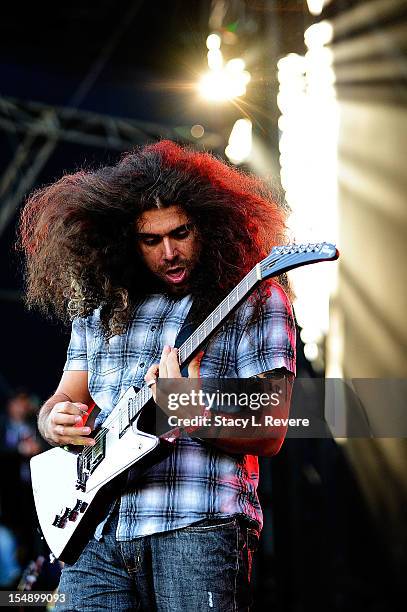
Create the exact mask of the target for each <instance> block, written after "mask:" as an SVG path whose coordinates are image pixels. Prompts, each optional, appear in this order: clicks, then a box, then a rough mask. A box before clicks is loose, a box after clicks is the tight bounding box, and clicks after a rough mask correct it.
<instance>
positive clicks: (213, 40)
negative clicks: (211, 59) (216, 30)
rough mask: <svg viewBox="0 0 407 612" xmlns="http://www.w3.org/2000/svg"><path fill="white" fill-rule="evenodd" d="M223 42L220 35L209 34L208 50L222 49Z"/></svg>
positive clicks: (207, 40)
mask: <svg viewBox="0 0 407 612" xmlns="http://www.w3.org/2000/svg"><path fill="white" fill-rule="evenodd" d="M221 42H222V41H221V38H220V36H219V34H209V36H208V38H207V39H206V46H207V48H208V49H220V45H221Z"/></svg>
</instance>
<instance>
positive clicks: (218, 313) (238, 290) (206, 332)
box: [178, 266, 260, 367]
mask: <svg viewBox="0 0 407 612" xmlns="http://www.w3.org/2000/svg"><path fill="white" fill-rule="evenodd" d="M259 282H260V279H259V275H258V270H257V266H255V267H254V268H252V269H251V270H250V272H249V273H248V274H246V276H245V277H244V278H243V279H242V280H241V281H240V283H239V284H238V285H237V286H236V287H234V289H232V291H231V292H230V293H229V294H228V295H227V296H226V297H225V298H224V300H223V301H222V302H221V303H220V304H219V305H218V306H217V307H216V308H215V310H213V311H212V312H211V314H210V315H209V316H207V317H206V319H205V320H204V321H203V322H202V323H201V324H200V325H199V327H198V328H197V329H196V330H195V331H194V332H193V333H192V334H191V335H190V336H189V338H187V340H185V342H184V343H183V344H181V346H180V347H179V349H178V361H179V364H180V367H182V366H183V365H185V364H186V362H187V361H188V360H189V359H190V358H191V356H193V355H194V354H195V353H196V352H197V351H198V349H199V348H200V347H201V346H202V345H203V344H204V343H205V341H206V340H207V339H208V338H209V337H210V336H211V335H212V334H213V333H214V332H215V331H216V330H217V329H218V328H219V327H220V326H221V325H222V324H223V322H224V321H225V320H226V319H227V318H228V316H229V315H230V314H231V313H232V312H233V311H234V310H235V309H236V308H237V307H238V306H239V305H240V304H241V303H242V302H243V301H244V300H245V298H246V297H247V296H248V295H249V294H250V293H252V291H253V290H254V288H255V286H256V285H257V284H258V283H259Z"/></svg>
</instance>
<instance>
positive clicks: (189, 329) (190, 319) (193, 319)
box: [174, 299, 199, 377]
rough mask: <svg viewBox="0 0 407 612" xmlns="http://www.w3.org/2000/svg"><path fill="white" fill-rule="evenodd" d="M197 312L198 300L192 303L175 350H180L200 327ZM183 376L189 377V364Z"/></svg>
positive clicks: (183, 370) (184, 368)
mask: <svg viewBox="0 0 407 612" xmlns="http://www.w3.org/2000/svg"><path fill="white" fill-rule="evenodd" d="M197 312H198V302H197V300H196V299H194V301H193V302H192V306H191V308H190V309H189V312H188V314H187V316H186V318H185V321H184V322H183V324H182V327H181V329H180V330H179V332H178V335H177V337H176V339H175V344H174V346H175V348H179V347H180V346H181V344H183V343H184V342H185V340H188V338H189V336H190V335H191V334H192V333H193V332H194V331H195V330H196V328H197V327H198V324H199V323H198V319H197ZM181 374H182V376H186V377H188V363H186V364H185V365H184V367H183V368H182V369H181Z"/></svg>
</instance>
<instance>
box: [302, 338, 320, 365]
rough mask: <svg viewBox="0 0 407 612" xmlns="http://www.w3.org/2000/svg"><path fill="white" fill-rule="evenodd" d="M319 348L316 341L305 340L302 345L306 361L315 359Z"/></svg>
mask: <svg viewBox="0 0 407 612" xmlns="http://www.w3.org/2000/svg"><path fill="white" fill-rule="evenodd" d="M318 354H319V350H318V345H317V343H316V342H307V344H305V345H304V355H305V358H306V359H308V361H315V360H316V359H317V358H318Z"/></svg>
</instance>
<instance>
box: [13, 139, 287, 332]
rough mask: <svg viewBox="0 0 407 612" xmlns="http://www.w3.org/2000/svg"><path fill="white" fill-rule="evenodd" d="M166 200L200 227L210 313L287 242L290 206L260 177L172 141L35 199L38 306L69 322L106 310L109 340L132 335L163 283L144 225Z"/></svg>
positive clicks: (29, 250) (33, 299)
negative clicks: (137, 313) (132, 324)
mask: <svg viewBox="0 0 407 612" xmlns="http://www.w3.org/2000/svg"><path fill="white" fill-rule="evenodd" d="M157 202H159V205H160V206H170V205H174V204H177V205H179V206H181V207H182V209H183V210H185V212H186V214H187V215H188V216H189V218H190V219H191V221H192V222H193V223H194V224H195V225H196V227H197V228H198V231H199V234H200V237H201V239H202V251H201V256H200V262H199V265H198V266H197V269H195V271H194V275H193V277H194V281H193V285H192V288H191V292H192V294H193V295H194V296H195V297H196V298H197V299H198V300H199V304H200V310H201V314H202V315H204V314H207V313H208V312H209V311H210V310H211V309H212V308H213V307H214V306H216V305H217V304H218V303H219V301H220V300H221V299H222V298H223V297H224V296H225V295H226V294H227V293H228V292H229V291H230V290H231V289H232V288H233V287H234V286H235V285H236V284H237V283H238V282H239V281H240V280H241V279H242V277H243V276H244V275H245V274H246V273H247V272H248V271H249V270H250V269H251V268H252V267H253V266H254V265H255V264H256V263H257V262H258V261H259V260H260V259H262V258H264V257H265V256H266V255H267V254H268V253H269V251H270V250H271V248H272V247H273V246H274V245H276V244H285V243H286V238H285V219H286V210H285V209H284V206H283V205H282V204H281V202H279V201H278V199H277V198H276V197H275V196H274V195H273V193H272V192H271V191H270V189H269V188H267V187H266V185H265V184H264V183H263V182H262V181H261V180H260V179H258V178H256V177H254V176H251V175H249V174H246V173H243V172H241V171H239V170H237V169H236V168H234V167H230V166H228V165H226V164H225V163H224V162H222V161H220V160H218V159H216V158H215V157H213V156H212V155H210V154H208V153H201V152H196V151H194V150H192V149H189V148H186V147H181V146H180V145H177V144H175V143H174V142H171V141H167V140H163V141H161V142H158V143H155V144H150V145H146V146H143V147H140V148H137V149H135V150H134V151H132V152H130V153H127V154H125V155H124V156H123V157H122V159H121V160H120V161H119V162H118V163H117V164H116V165H114V166H106V167H102V168H100V169H97V170H93V171H79V172H76V173H75V174H68V175H66V176H63V177H62V178H61V179H60V180H59V181H57V182H56V183H54V184H52V185H49V186H47V187H43V188H41V189H39V190H38V191H36V192H34V193H33V194H32V195H31V196H30V197H29V198H28V200H27V202H26V205H25V207H24V209H23V211H22V214H21V219H20V226H19V242H18V244H19V247H20V248H21V249H22V250H23V251H24V253H25V255H26V282H27V294H26V299H27V303H28V305H29V306H37V307H39V308H40V309H41V310H42V311H43V312H46V313H54V314H56V315H57V316H58V317H59V318H62V319H65V320H66V319H67V318H70V319H73V318H75V317H84V316H87V315H89V314H91V313H92V312H93V310H94V309H95V308H100V309H101V323H102V328H103V333H104V335H105V337H106V338H109V337H111V336H113V335H115V334H119V333H123V331H124V330H125V329H126V326H127V325H128V323H129V321H130V320H131V317H132V312H133V307H134V304H135V302H136V301H137V299H138V298H139V297H141V296H142V295H146V294H148V293H149V291H150V289H151V287H152V283H153V280H154V279H152V275H151V273H150V272H149V271H148V270H147V268H146V267H145V266H144V264H143V262H142V260H141V259H140V256H139V255H138V253H137V250H136V239H135V221H136V220H137V219H138V218H139V217H140V215H141V214H142V213H143V212H144V211H146V210H150V209H154V208H155V207H157ZM281 280H282V279H280V281H281ZM282 284H284V279H283V280H282ZM286 289H287V286H286ZM260 293H261V292H260ZM260 293H259V295H260ZM263 293H264V291H263Z"/></svg>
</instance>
